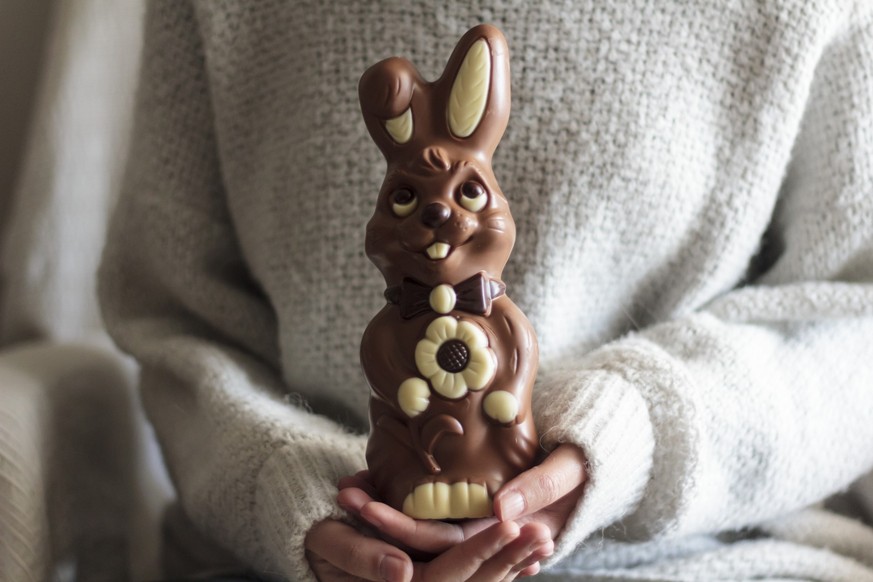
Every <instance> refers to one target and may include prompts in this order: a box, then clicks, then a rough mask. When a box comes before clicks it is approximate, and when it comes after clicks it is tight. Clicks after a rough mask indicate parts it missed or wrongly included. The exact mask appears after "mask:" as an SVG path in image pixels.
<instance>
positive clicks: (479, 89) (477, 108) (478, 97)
mask: <svg viewBox="0 0 873 582" xmlns="http://www.w3.org/2000/svg"><path fill="white" fill-rule="evenodd" d="M490 85H491V51H489V50H488V43H487V42H486V41H485V39H479V40H477V41H476V42H474V43H473V46H471V47H470V50H468V51H467V54H466V56H465V57H464V62H463V63H461V67H460V68H459V69H458V75H457V76H456V77H455V83H454V84H453V85H452V92H451V94H450V95H449V105H448V111H447V115H448V122H449V129H450V130H451V132H452V135H454V136H455V137H469V136H470V135H472V134H473V132H474V131H476V128H477V127H479V122H480V121H482V116H483V115H484V114H485V105H486V104H487V103H488V90H489V88H490Z"/></svg>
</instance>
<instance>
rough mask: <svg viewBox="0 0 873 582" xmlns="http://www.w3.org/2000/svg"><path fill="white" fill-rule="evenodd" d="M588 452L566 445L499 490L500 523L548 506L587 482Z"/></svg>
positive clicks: (496, 509)
mask: <svg viewBox="0 0 873 582" xmlns="http://www.w3.org/2000/svg"><path fill="white" fill-rule="evenodd" d="M586 463H587V461H586V459H585V453H583V452H582V449H580V448H579V447H577V446H575V445H570V444H563V445H561V446H559V447H558V448H557V449H555V450H554V451H553V452H552V453H551V454H550V455H549V456H548V457H546V459H545V460H544V461H543V462H542V463H541V464H540V465H537V466H536V467H534V468H532V469H529V470H527V471H525V472H524V473H522V474H521V475H519V476H517V477H516V478H515V479H513V480H512V481H510V482H509V483H507V484H506V485H504V486H503V487H501V488H500V491H498V492H497V494H496V495H495V496H494V513H495V514H496V515H497V518H498V519H499V520H500V521H507V520H510V519H516V518H519V517H521V516H524V515H528V514H531V513H534V512H536V511H539V510H540V509H542V508H544V507H547V506H549V505H551V504H552V503H554V502H555V501H557V500H558V499H560V498H562V497H563V496H565V495H567V494H568V493H570V492H571V491H573V490H574V489H575V488H577V487H579V486H580V485H582V483H584V482H585V479H586V476H587V472H586V470H585V468H586Z"/></svg>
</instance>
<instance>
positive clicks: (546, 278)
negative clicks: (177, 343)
mask: <svg viewBox="0 0 873 582" xmlns="http://www.w3.org/2000/svg"><path fill="white" fill-rule="evenodd" d="M198 6H199V18H200V23H201V28H202V31H203V38H204V50H205V55H206V63H207V67H208V73H209V78H210V85H211V91H212V93H211V97H212V100H213V107H214V115H215V119H216V126H217V128H218V139H219V148H220V152H219V154H220V157H221V161H222V171H223V176H224V179H225V185H226V188H227V192H228V199H229V201H230V206H231V208H230V210H231V213H232V215H233V218H234V222H235V226H236V229H237V232H238V236H239V240H240V244H241V246H242V249H243V252H244V254H245V257H246V259H247V261H248V263H249V265H250V266H251V269H252V273H253V275H254V277H255V278H256V280H257V281H258V282H259V283H260V284H261V285H262V286H263V288H264V290H265V292H266V293H267V295H268V296H269V298H270V300H271V301H272V303H273V306H274V307H275V310H276V313H277V317H278V319H279V329H280V338H279V339H280V345H281V350H282V366H283V374H284V376H285V378H286V380H287V382H288V383H289V386H290V388H291V389H292V390H295V391H299V392H301V393H303V394H304V395H309V396H312V397H319V396H325V395H326V396H328V397H330V398H333V399H337V400H339V401H341V402H342V403H343V405H344V406H345V407H347V408H348V409H350V410H353V411H354V414H355V415H356V416H357V417H358V418H359V419H363V418H364V417H365V414H366V406H367V396H368V391H367V388H366V383H365V381H364V379H363V376H362V374H361V372H360V365H359V361H358V349H359V344H360V338H361V335H362V333H363V331H364V328H365V327H366V324H367V322H368V321H369V319H370V318H371V317H372V316H373V315H374V314H375V313H376V312H377V311H378V310H379V308H380V307H381V306H382V305H384V302H385V300H384V298H383V296H382V292H383V290H384V283H383V281H382V279H381V277H380V275H379V273H378V271H377V270H376V268H375V267H374V266H373V265H371V264H370V263H369V262H368V260H367V259H366V257H365V256H364V226H365V224H366V222H367V220H368V219H369V217H370V216H371V214H372V211H373V206H374V204H375V200H376V195H377V192H378V190H379V187H380V185H381V182H382V178H383V174H384V169H385V167H384V160H383V159H382V158H381V155H380V154H379V151H378V149H377V148H376V146H375V145H374V144H373V143H372V142H371V141H370V138H369V137H368V135H367V131H366V129H365V127H364V122H363V120H362V117H361V114H360V110H359V105H358V99H357V82H358V79H359V77H360V75H361V74H362V73H363V72H364V71H365V70H366V69H367V67H368V66H370V65H371V64H373V63H375V62H377V61H379V60H381V59H383V58H386V57H389V56H393V55H398V56H403V57H406V58H408V59H409V60H410V61H411V62H412V63H413V64H414V65H416V66H417V67H418V68H419V70H420V71H421V72H422V74H423V75H424V76H425V77H426V78H429V79H433V78H435V77H436V76H437V75H439V74H440V72H441V71H442V68H443V66H444V64H445V61H446V59H447V58H448V55H449V54H450V52H451V48H452V46H453V45H454V43H455V41H456V40H457V38H458V37H459V36H460V35H461V34H462V33H463V32H464V31H466V30H467V29H468V28H469V27H470V26H472V25H474V24H476V23H477V22H480V21H483V20H484V21H488V22H491V23H494V24H496V25H497V26H498V27H499V28H501V29H502V30H503V32H504V34H505V35H506V37H507V40H508V42H509V46H510V51H511V67H512V90H513V97H512V114H511V117H510V121H509V128H508V130H507V132H506V135H505V136H504V138H503V140H502V142H501V145H500V147H499V148H498V150H497V153H496V155H495V159H494V171H495V174H496V176H497V179H498V181H499V182H500V184H501V187H502V189H503V191H504V192H505V194H506V196H507V197H508V199H509V201H510V207H511V209H512V213H513V216H514V218H515V221H516V225H517V232H518V238H517V243H516V247H515V250H514V252H513V255H512V257H511V258H510V261H509V265H508V267H507V269H506V272H505V281H506V283H507V294H508V295H509V296H511V297H512V298H513V300H514V301H515V302H516V303H517V304H518V305H519V306H520V307H521V308H522V310H523V311H524V312H525V313H526V314H527V316H528V318H529V319H530V321H531V322H532V323H533V325H534V327H535V329H536V331H537V334H538V336H539V342H540V353H541V362H542V368H543V369H544V370H546V371H547V370H548V368H549V366H550V365H551V364H552V363H554V362H556V361H558V360H560V359H562V358H567V357H574V356H575V355H578V354H581V353H584V352H586V351H588V350H590V349H591V348H593V347H595V346H597V345H600V344H601V343H604V342H607V341H609V340H611V339H614V338H616V337H618V336H620V335H622V334H624V333H626V332H628V331H630V330H633V329H635V328H640V327H644V326H647V325H650V324H652V323H655V322H658V321H662V320H665V319H668V318H671V317H675V316H679V315H682V314H685V313H688V312H690V311H694V310H697V309H700V308H701V307H702V306H704V305H705V304H706V303H707V302H708V301H710V300H711V299H712V298H714V297H715V296H717V295H719V294H721V293H723V292H725V291H727V290H729V289H731V288H734V287H736V286H737V285H738V284H741V283H742V281H743V279H744V277H745V276H746V275H747V272H748V270H749V268H750V265H751V264H752V261H753V258H754V257H755V255H756V253H757V252H758V249H759V246H760V243H761V237H762V235H763V234H764V232H765V230H766V229H767V226H768V224H769V222H770V220H771V216H772V212H773V208H774V205H775V203H776V200H777V196H778V192H779V188H780V183H781V180H782V176H783V171H784V168H785V165H786V163H787V162H788V159H789V156H790V151H791V146H792V141H793V139H794V135H795V133H796V131H797V126H798V124H799V121H800V117H801V114H802V113H803V106H804V99H805V95H806V89H807V87H808V84H809V82H810V81H811V76H812V71H813V69H814V66H815V61H816V58H817V54H818V52H820V50H821V46H820V45H821V44H822V42H823V40H822V39H823V38H824V36H825V35H826V33H827V32H828V30H829V27H830V26H831V22H830V21H829V20H828V18H826V17H823V16H821V15H815V14H812V12H811V11H808V10H806V11H805V10H803V9H802V8H803V3H802V2H796V3H789V2H783V3H774V5H773V6H772V7H771V8H765V7H762V5H761V4H760V3H750V4H749V6H748V7H746V8H744V9H742V10H739V9H735V8H731V9H729V8H726V7H725V4H724V3H722V2H715V1H713V2H706V3H695V4H692V5H689V4H687V3H684V2H675V3H673V2H660V3H655V4H651V3H633V2H627V3H624V2H621V3H591V4H586V5H577V4H571V5H567V4H560V5H558V4H557V3H555V4H551V3H546V4H542V3H524V2H508V1H507V2H473V3H458V6H457V7H455V8H454V9H452V10H451V11H449V10H448V8H446V7H445V5H442V4H441V5H438V6H432V5H428V4H409V3H406V2H385V3H383V2H369V1H368V2H348V3H345V4H343V5H342V6H340V5H339V4H336V3H328V4H323V3H316V2H293V3H291V2H289V3H277V4H269V5H268V6H269V8H266V7H265V5H260V4H251V3H246V2H230V3H222V4H220V5H216V4H212V3H205V2H204V3H201V4H199V5H198Z"/></svg>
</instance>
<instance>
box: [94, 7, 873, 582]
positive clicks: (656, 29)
mask: <svg viewBox="0 0 873 582" xmlns="http://www.w3.org/2000/svg"><path fill="white" fill-rule="evenodd" d="M149 6H150V15H149V17H148V24H147V30H146V38H147V42H146V46H145V49H144V63H145V65H144V70H143V77H142V86H141V90H140V96H139V106H138V107H139V108H138V117H137V124H136V129H135V138H134V145H133V150H132V152H131V160H132V164H131V167H130V171H129V173H128V176H127V180H126V186H125V188H124V191H123V193H122V199H121V202H120V205H119V208H118V212H117V214H116V217H115V220H114V224H113V226H112V229H111V233H110V237H109V244H108V246H107V248H106V251H105V255H104V262H103V266H102V270H101V281H100V292H101V297H102V305H103V309H104V316H105V321H106V324H107V326H108V328H109V330H110V332H111V333H112V334H113V335H114V337H115V338H116V339H117V341H118V342H119V344H120V345H121V346H122V347H123V348H124V349H125V350H127V351H129V352H130V353H132V354H133V355H135V356H136V358H137V359H138V360H139V362H140V363H141V365H142V367H143V373H142V390H143V399H144V402H145V405H146V407H147V410H148V411H149V414H150V417H151V420H152V421H153V423H154V424H155V427H156V429H157V432H158V434H159V437H160V440H161V442H162V446H163V449H164V452H165V455H166V460H167V463H168V465H169V468H170V471H171V473H172V475H173V476H174V479H175V481H176V484H177V486H178V489H179V495H180V498H181V500H182V503H183V504H184V506H185V507H186V508H187V511H188V512H189V513H190V515H191V516H192V518H193V519H194V521H195V522H196V523H197V524H199V526H200V527H201V528H202V530H203V531H205V532H208V533H209V534H210V535H212V536H213V537H214V538H216V539H217V540H219V541H220V542H221V543H223V544H224V545H225V546H226V547H228V548H229V549H231V550H232V551H233V552H235V553H236V554H237V555H239V556H240V557H242V558H243V559H245V560H247V561H248V562H249V563H251V564H252V565H254V566H255V567H256V568H258V569H260V570H262V571H265V572H271V573H281V574H283V575H285V576H288V577H290V578H294V579H305V578H307V577H309V576H311V574H309V571H308V568H307V566H306V561H305V558H304V555H303V550H302V539H303V537H304V536H305V534H306V532H307V530H308V529H309V527H311V525H312V524H313V523H315V522H317V521H319V520H321V519H324V518H326V517H331V516H333V517H340V516H341V515H342V512H341V511H340V510H339V508H338V507H337V506H336V505H335V502H334V496H335V494H336V487H335V483H336V481H337V478H338V477H340V476H341V475H343V474H347V473H352V472H354V471H356V470H358V469H360V468H362V467H363V466H364V460H363V447H364V443H365V437H364V436H361V432H362V431H364V430H365V428H366V425H365V418H366V402H367V387H366V384H365V383H364V381H363V379H362V376H361V374H360V372H359V365H358V361H357V358H358V345H359V340H360V336H361V333H362V332H363V329H364V327H365V325H366V323H367V321H368V320H369V318H370V317H371V316H372V315H373V314H374V313H375V312H376V311H377V310H378V309H379V308H380V307H381V305H382V302H383V300H382V298H381V292H382V290H383V289H382V287H383V283H382V281H381V279H380V277H379V276H378V274H377V271H376V269H375V268H374V267H373V266H372V265H370V264H369V263H368V261H367V259H366V258H365V257H364V254H363V227H364V224H365V223H366V221H367V219H368V218H369V216H370V214H371V213H372V207H373V204H374V200H375V196H376V192H377V189H378V187H379V185H380V183H381V177H382V172H383V171H384V165H383V164H384V163H383V161H382V160H381V159H380V156H379V153H378V150H377V149H376V148H375V146H374V145H373V144H372V143H370V140H369V137H368V136H367V135H366V131H365V128H364V124H363V122H362V120H361V118H360V113H359V111H358V105H357V99H356V85H357V79H358V77H359V76H360V75H361V73H362V72H363V71H364V70H365V69H366V68H367V67H368V66H369V65H370V64H372V63H374V62H376V61H378V60H379V59H381V58H384V57H387V56H390V55H394V54H398V55H402V56H405V57H407V58H409V59H410V60H411V61H412V62H413V63H415V64H416V65H417V66H418V67H419V68H420V70H421V71H422V72H423V74H424V75H425V76H427V77H430V78H434V77H435V76H436V75H438V74H439V73H440V72H441V70H442V66H443V64H444V62H445V59H446V58H447V57H448V55H449V53H450V51H451V48H452V47H453V45H454V43H455V41H456V40H457V38H458V37H459V35H460V34H462V33H463V32H464V31H465V30H466V29H467V28H469V27H470V26H471V25H473V24H475V23H477V22H479V21H483V20H484V21H489V22H493V23H494V24H496V25H497V26H499V27H500V28H501V29H502V30H503V31H504V32H505V34H506V36H507V39H508V41H509V45H510V48H511V51H512V53H511V63H512V67H513V71H512V82H513V114H512V117H511V119H510V124H509V129H508V131H507V134H506V136H505V137H504V139H503V142H502V145H501V146H500V148H499V150H498V152H497V154H496V158H495V161H494V168H495V173H496V175H497V176H498V179H499V180H500V182H501V185H502V187H503V190H504V191H505V192H506V194H507V196H508V197H509V199H510V203H511V207H512V209H513V213H514V215H515V217H516V222H517V225H518V233H519V236H518V243H517V245H516V250H515V252H514V254H513V257H512V259H511V260H510V265H509V268H508V271H507V273H506V280H507V283H508V286H509V293H510V294H511V295H512V297H513V299H514V300H515V301H516V302H517V303H518V304H519V305H520V306H521V307H522V308H523V309H524V311H525V312H526V313H527V315H528V317H529V318H530V320H531V321H532V322H533V324H534V326H535V328H536V329H537V332H538V334H539V338H540V344H541V355H542V369H543V373H542V374H541V379H540V382H539V385H538V387H537V390H536V392H535V394H534V400H535V413H536V415H537V422H538V426H539V427H540V430H541V432H542V435H543V439H544V443H545V444H546V445H547V446H553V445H554V444H555V443H557V442H563V441H569V442H574V443H577V444H578V445H580V446H582V447H583V448H584V449H585V450H586V452H587V454H588V457H589V459H590V465H591V467H590V483H589V484H588V486H587V489H586V492H585V495H584V498H583V500H582V502H581V503H580V505H579V507H578V508H577V510H576V512H575V513H574V515H573V516H572V518H571V520H570V522H569V523H568V525H567V528H566V529H565V531H564V533H563V534H562V536H561V537H560V540H559V543H558V549H557V554H558V558H564V559H563V560H560V561H558V563H557V564H555V565H554V566H553V568H552V569H551V573H550V574H549V576H552V577H554V578H555V579H560V580H566V579H570V578H578V579H610V580H614V579H622V578H627V579H657V580H689V579H691V580H694V579H701V578H719V577H720V578H725V579H741V578H749V577H761V578H773V579H776V578H783V579H791V578H803V577H816V578H818V579H827V580H849V579H851V580H862V579H873V563H871V561H870V556H871V555H873V540H871V537H870V535H871V534H870V532H869V531H868V530H866V529H864V528H862V527H861V526H859V525H856V524H854V523H848V522H845V521H840V520H839V519H838V518H833V520H831V519H829V518H825V517H821V521H820V522H816V523H819V524H820V525H821V524H823V525H821V527H812V528H810V527H809V526H808V524H809V523H812V522H810V521H808V520H811V519H814V518H815V516H812V517H803V514H799V515H795V516H794V517H792V518H791V519H792V520H794V521H786V520H785V519H787V518H782V517H781V516H787V515H790V514H795V513H796V512H797V511H800V510H801V509H803V508H804V507H807V506H809V505H811V504H813V503H815V502H817V501H819V500H821V499H823V498H824V497H826V496H828V495H829V494H831V493H833V492H835V491H838V490H840V489H842V488H845V487H846V486H848V484H849V483H851V482H852V481H853V480H854V479H856V478H857V477H858V476H859V475H861V474H862V473H863V472H864V471H865V470H866V469H867V468H869V467H870V466H871V465H873V423H871V422H870V420H871V418H873V390H871V386H873V368H871V367H870V366H869V362H870V361H871V360H873V342H871V341H870V338H871V337H873V284H871V282H873V196H871V191H873V7H871V5H870V4H869V3H868V2H864V3H861V2H857V3H853V2H848V1H820V2H808V1H796V2H789V1H786V2H780V3H770V4H762V3H759V2H735V3H724V2H717V1H714V0H713V1H710V2H699V3H694V4H690V3H686V2H657V3H651V2H638V1H632V0H624V1H617V2H581V3H567V4H565V3H557V2H555V3H523V2H512V1H510V0H493V1H490V2H489V1H474V2H463V3H462V2H453V1H451V0H443V1H439V2H429V3H416V4H407V3H401V2H396V3H395V2H391V3H378V2H349V3H346V4H344V5H342V6H340V5H338V4H333V3H317V2H280V1H278V0H272V1H263V2H257V3H251V2H242V1H238V2H234V1H227V2H202V3H200V2H198V3H193V4H191V3H187V2H180V1H176V0H174V1H172V2H154V3H151V4H150V5H149ZM313 411H314V412H313ZM316 413H317V414H316ZM356 431H357V432H356ZM824 515H827V514H824ZM773 520H776V521H773ZM804 520H807V521H804ZM765 522H766V524H776V525H766V524H765ZM760 524H765V525H760ZM779 524H782V525H779ZM798 524H800V525H798ZM804 524H807V525H806V526H804ZM755 525H759V526H760V527H758V528H757V529H755V530H754V531H755V532H756V535H754V536H748V535H742V534H733V535H731V536H730V539H732V540H734V541H733V542H731V543H729V542H728V541H727V540H728V537H726V536H724V535H722V536H720V537H714V536H713V535H712V534H714V533H716V532H724V531H728V530H738V529H740V528H746V527H749V526H755ZM803 527H807V530H804V529H803ZM853 528H854V529H853ZM803 531H813V532H814V533H815V535H803ZM847 532H848V533H847ZM854 533H857V540H856V539H855V537H856V536H854ZM865 536H866V537H865Z"/></svg>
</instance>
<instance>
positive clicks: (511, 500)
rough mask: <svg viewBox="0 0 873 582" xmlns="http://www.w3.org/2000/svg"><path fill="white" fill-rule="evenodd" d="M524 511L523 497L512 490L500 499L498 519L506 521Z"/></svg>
mask: <svg viewBox="0 0 873 582" xmlns="http://www.w3.org/2000/svg"><path fill="white" fill-rule="evenodd" d="M523 511H524V497H522V496H521V494H520V493H518V492H517V491H512V492H511V493H507V494H506V495H504V496H503V499H501V500H500V519H501V521H508V520H510V519H515V518H516V517H518V516H519V515H521V513H522V512H523Z"/></svg>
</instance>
